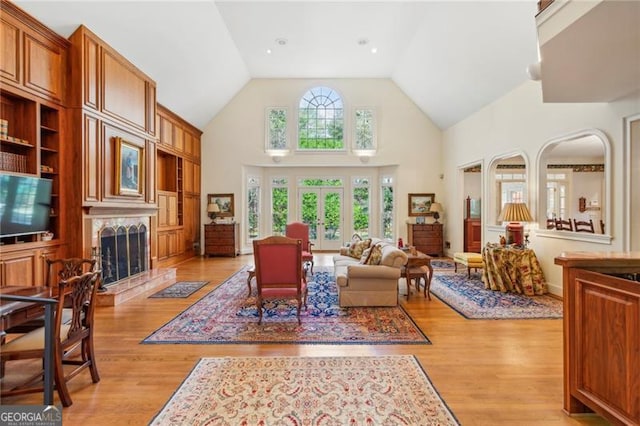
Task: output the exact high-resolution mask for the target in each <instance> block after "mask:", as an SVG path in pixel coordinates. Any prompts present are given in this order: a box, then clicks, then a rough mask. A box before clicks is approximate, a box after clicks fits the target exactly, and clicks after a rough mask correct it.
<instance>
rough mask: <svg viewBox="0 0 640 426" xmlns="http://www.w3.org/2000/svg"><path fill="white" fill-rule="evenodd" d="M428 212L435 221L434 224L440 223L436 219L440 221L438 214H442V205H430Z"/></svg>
mask: <svg viewBox="0 0 640 426" xmlns="http://www.w3.org/2000/svg"><path fill="white" fill-rule="evenodd" d="M429 211H430V212H431V213H433V218H434V219H435V222H434V223H440V222H438V219H440V213H442V212H443V210H442V204H440V203H431V207H429Z"/></svg>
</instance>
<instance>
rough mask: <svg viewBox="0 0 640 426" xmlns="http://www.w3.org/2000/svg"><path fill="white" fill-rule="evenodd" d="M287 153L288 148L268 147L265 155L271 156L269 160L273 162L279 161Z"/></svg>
mask: <svg viewBox="0 0 640 426" xmlns="http://www.w3.org/2000/svg"><path fill="white" fill-rule="evenodd" d="M288 153H289V150H288V149H268V150H267V155H268V156H269V157H271V160H272V161H273V162H274V163H279V162H280V161H282V157H284V156H285V155H287V154H288Z"/></svg>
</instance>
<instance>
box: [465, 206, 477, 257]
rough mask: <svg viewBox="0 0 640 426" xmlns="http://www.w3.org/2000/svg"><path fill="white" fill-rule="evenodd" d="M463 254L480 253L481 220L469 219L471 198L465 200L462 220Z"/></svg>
mask: <svg viewBox="0 0 640 426" xmlns="http://www.w3.org/2000/svg"><path fill="white" fill-rule="evenodd" d="M463 226H464V252H465V253H480V252H481V251H482V219H481V218H480V217H471V197H467V199H466V213H465V218H464V224H463Z"/></svg>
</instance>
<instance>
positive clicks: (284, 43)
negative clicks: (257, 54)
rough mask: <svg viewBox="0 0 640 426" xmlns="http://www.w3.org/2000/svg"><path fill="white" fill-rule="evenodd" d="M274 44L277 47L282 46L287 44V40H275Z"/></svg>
mask: <svg viewBox="0 0 640 426" xmlns="http://www.w3.org/2000/svg"><path fill="white" fill-rule="evenodd" d="M276 43H277V44H278V46H284V45H286V44H287V39H286V38H277V39H276Z"/></svg>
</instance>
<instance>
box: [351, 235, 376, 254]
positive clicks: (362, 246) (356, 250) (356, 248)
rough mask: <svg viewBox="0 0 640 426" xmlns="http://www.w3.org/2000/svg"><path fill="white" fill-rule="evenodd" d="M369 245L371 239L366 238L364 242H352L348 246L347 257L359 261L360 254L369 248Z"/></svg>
mask: <svg viewBox="0 0 640 426" xmlns="http://www.w3.org/2000/svg"><path fill="white" fill-rule="evenodd" d="M370 245H371V238H367V239H366V240H364V241H356V242H352V244H351V245H350V246H349V254H348V255H349V256H350V257H353V258H355V259H360V258H361V257H362V252H363V251H365V250H366V249H368V248H369V246H370Z"/></svg>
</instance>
